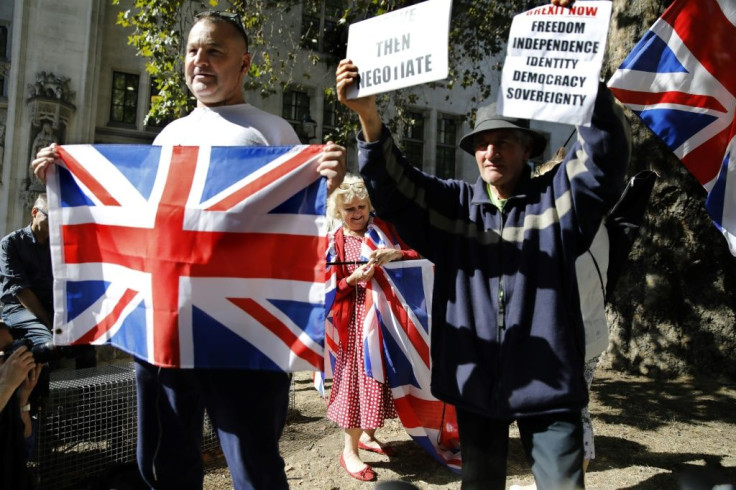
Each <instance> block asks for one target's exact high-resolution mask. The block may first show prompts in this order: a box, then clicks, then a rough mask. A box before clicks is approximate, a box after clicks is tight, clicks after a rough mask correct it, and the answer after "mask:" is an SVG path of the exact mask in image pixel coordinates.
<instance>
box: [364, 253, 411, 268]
mask: <svg viewBox="0 0 736 490" xmlns="http://www.w3.org/2000/svg"><path fill="white" fill-rule="evenodd" d="M403 256H404V254H402V253H401V250H396V249H395V248H377V249H376V250H374V251H373V252H371V255H370V257H369V260H368V265H373V266H375V267H380V266H382V265H383V264H386V263H388V262H391V261H392V260H399V259H400V258H402V257H403Z"/></svg>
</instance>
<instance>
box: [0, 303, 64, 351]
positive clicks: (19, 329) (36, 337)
mask: <svg viewBox="0 0 736 490" xmlns="http://www.w3.org/2000/svg"><path fill="white" fill-rule="evenodd" d="M2 318H3V321H4V322H5V324H6V325H7V326H8V330H10V334H11V335H12V336H13V338H14V339H20V338H26V339H29V340H30V341H31V342H33V345H34V346H35V345H43V344H46V343H48V342H51V341H52V340H53V339H54V338H53V336H52V335H51V330H49V329H48V327H47V326H46V325H44V324H43V323H41V320H39V319H38V317H37V316H36V315H34V314H33V313H31V312H30V311H28V310H26V309H25V308H24V307H23V305H19V304H15V305H13V304H11V305H5V307H4V308H3V314H2Z"/></svg>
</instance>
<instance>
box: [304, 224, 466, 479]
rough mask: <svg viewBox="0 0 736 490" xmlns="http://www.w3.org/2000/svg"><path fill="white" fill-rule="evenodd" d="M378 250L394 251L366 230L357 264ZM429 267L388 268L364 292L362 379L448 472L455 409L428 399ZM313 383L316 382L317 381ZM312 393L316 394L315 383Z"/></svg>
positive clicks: (331, 336) (374, 230)
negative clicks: (378, 388) (385, 397)
mask: <svg viewBox="0 0 736 490" xmlns="http://www.w3.org/2000/svg"><path fill="white" fill-rule="evenodd" d="M378 247H391V248H398V245H397V244H396V243H394V241H393V240H392V239H391V233H390V232H388V231H387V230H384V229H382V228H381V227H379V226H377V225H376V224H375V223H371V225H369V228H368V231H367V232H366V234H365V238H364V240H363V245H362V248H361V256H362V259H363V260H367V258H368V256H369V255H370V253H371V251H372V250H375V249H376V248H378ZM336 260H337V255H336V253H335V248H334V246H333V245H332V244H331V246H330V247H329V248H328V267H327V271H328V276H327V278H328V280H327V284H328V287H327V291H328V292H327V295H326V297H327V305H328V306H329V305H330V304H331V301H332V299H333V298H334V288H335V285H336V280H335V267H334V266H330V265H329V264H330V263H334V262H335V261H336ZM433 285H434V265H433V264H432V263H431V262H430V261H428V260H426V259H420V260H404V261H396V262H389V263H388V264H385V265H384V266H383V267H380V268H377V269H376V272H375V273H374V275H373V279H372V280H371V281H370V282H369V283H368V284H367V286H366V302H365V305H364V307H365V311H366V315H365V321H364V323H363V339H362V344H363V353H364V356H363V357H364V360H365V372H366V374H367V375H368V376H371V377H372V378H374V379H376V380H377V381H380V382H382V383H386V382H387V383H388V384H389V386H390V387H391V394H392V396H393V399H394V406H395V408H396V413H397V415H398V416H399V419H400V420H401V424H402V425H403V426H404V429H405V430H406V431H407V433H408V434H409V435H410V436H411V437H412V439H413V440H414V441H415V442H417V443H418V444H419V445H420V446H421V447H422V448H423V449H425V450H426V451H427V452H428V453H429V454H430V455H431V456H432V457H433V458H435V459H436V460H437V461H439V462H440V463H442V464H444V465H446V466H447V467H448V468H450V469H451V470H453V471H456V472H457V471H459V470H460V465H461V458H460V441H459V435H458V432H457V420H456V415H455V407H454V406H452V405H449V404H446V403H444V402H442V401H440V400H438V399H436V398H435V397H434V396H432V393H431V387H430V383H431V371H430V369H431V361H430V334H431V332H430V331H431V311H432V288H433ZM339 342H340V341H339V335H338V334H337V329H336V328H335V326H334V324H332V322H331V321H330V318H329V317H328V321H327V323H326V327H325V357H326V359H325V369H326V375H327V376H328V377H330V376H331V368H333V367H334V365H335V359H336V352H337V351H338V349H339ZM318 379H319V378H318ZM318 389H320V386H319V383H318Z"/></svg>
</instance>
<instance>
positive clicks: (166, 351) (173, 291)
mask: <svg viewBox="0 0 736 490" xmlns="http://www.w3.org/2000/svg"><path fill="white" fill-rule="evenodd" d="M321 150H322V147H321V146H296V147H263V148H262V147H204V146H202V147H185V146H174V147H171V146H164V147H160V146H132V145H97V146H92V145H71V146H66V145H65V146H61V147H59V154H60V156H61V159H62V161H61V162H60V163H59V165H57V166H55V168H56V171H52V172H50V175H49V177H48V182H47V188H48V194H49V209H50V220H49V221H50V224H51V227H50V228H51V233H50V235H51V250H52V258H53V268H54V310H55V317H54V341H55V342H56V343H57V344H61V345H75V344H102V343H106V342H109V343H111V344H112V345H115V346H117V347H119V348H121V349H123V350H125V351H127V352H129V353H130V354H132V355H134V356H135V357H137V358H140V359H143V360H146V361H148V362H150V363H153V364H155V365H158V366H165V367H183V368H190V367H205V368H207V367H209V368H251V369H267V370H286V371H292V370H301V369H305V370H318V369H321V368H322V358H323V348H322V344H323V336H324V250H325V248H326V243H327V242H326V238H325V233H324V228H323V227H324V202H325V195H326V187H325V185H324V183H323V179H320V178H319V174H318V172H317V171H316V168H317V165H318V162H317V160H318V157H319V155H320V153H321Z"/></svg>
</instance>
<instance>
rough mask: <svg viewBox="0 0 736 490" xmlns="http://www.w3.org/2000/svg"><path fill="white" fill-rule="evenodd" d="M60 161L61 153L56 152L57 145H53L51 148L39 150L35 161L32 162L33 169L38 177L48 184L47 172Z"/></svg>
mask: <svg viewBox="0 0 736 490" xmlns="http://www.w3.org/2000/svg"><path fill="white" fill-rule="evenodd" d="M58 159H59V153H58V152H57V151H56V143H51V145H50V146H47V147H45V148H41V149H40V150H38V153H36V158H35V160H33V161H32V162H31V169H32V170H33V173H34V174H35V175H36V177H38V178H39V179H41V180H42V181H44V182H46V172H48V170H49V167H50V166H51V165H53V164H54V162H55V161H56V160H58Z"/></svg>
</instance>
